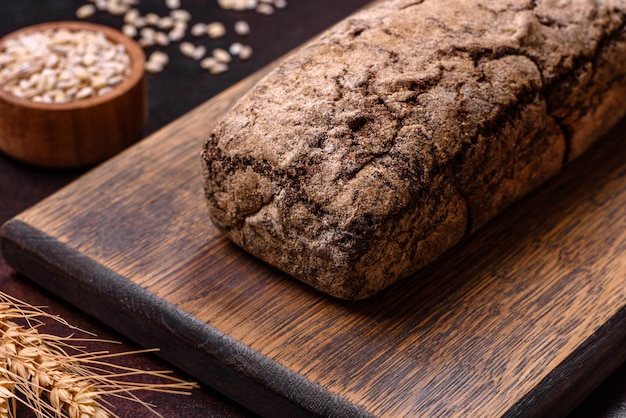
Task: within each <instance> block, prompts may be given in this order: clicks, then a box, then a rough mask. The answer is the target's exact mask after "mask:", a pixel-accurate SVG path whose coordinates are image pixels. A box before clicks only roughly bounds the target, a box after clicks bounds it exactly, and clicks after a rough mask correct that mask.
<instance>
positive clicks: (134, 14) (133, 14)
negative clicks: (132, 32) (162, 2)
mask: <svg viewBox="0 0 626 418" xmlns="http://www.w3.org/2000/svg"><path fill="white" fill-rule="evenodd" d="M137 18H139V10H137V9H130V10H129V11H127V12H126V13H125V14H124V23H128V24H130V25H134V24H135V22H136V21H137Z"/></svg>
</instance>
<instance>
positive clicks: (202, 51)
mask: <svg viewBox="0 0 626 418" xmlns="http://www.w3.org/2000/svg"><path fill="white" fill-rule="evenodd" d="M205 55H206V47H204V46H202V45H199V46H197V47H196V49H195V50H194V51H193V53H192V54H191V58H193V59H195V60H196V61H197V60H200V59H202V57H204V56H205Z"/></svg>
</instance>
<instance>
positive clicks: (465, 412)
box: [2, 73, 626, 416]
mask: <svg viewBox="0 0 626 418" xmlns="http://www.w3.org/2000/svg"><path fill="white" fill-rule="evenodd" d="M260 75H261V73H260V74H256V75H254V76H252V77H251V78H249V79H246V80H244V81H243V82H242V83H240V84H238V85H236V86H234V87H233V88H231V89H230V90H228V91H226V92H224V93H223V94H221V95H219V96H217V97H216V98H214V99H212V100H210V101H209V102H207V103H206V104H204V105H202V106H200V107H199V108H197V109H196V110H194V111H193V112H191V113H190V114H188V115H186V116H184V117H183V118H181V119H179V120H178V121H176V122H174V123H173V124H171V125H169V126H167V127H165V128H163V129H162V130H161V131H159V132H157V133H155V134H154V135H153V136H152V137H150V138H148V139H146V140H144V141H142V142H141V143H139V144H137V145H135V146H133V147H132V148H131V149H129V150H127V151H126V152H124V153H122V154H121V155H119V156H118V157H116V158H114V159H113V160H111V161H109V162H107V163H105V164H104V165H102V166H100V167H98V168H96V169H95V170H93V171H91V172H89V173H88V174H86V175H85V176H83V177H82V178H81V179H79V180H78V181H77V182H75V183H73V184H71V185H70V186H68V187H66V188H65V189H63V190H61V191H60V192H58V193H57V194H55V195H53V196H51V197H50V198H48V199H46V200H44V201H43V202H41V203H40V204H38V205H36V206H35V207H33V208H32V209H30V210H28V211H26V212H24V213H22V214H20V215H19V216H17V217H16V218H14V219H13V220H11V221H9V222H8V223H7V224H6V225H5V226H4V228H3V240H2V245H3V252H4V254H5V258H6V259H7V261H8V262H9V263H10V264H11V265H12V266H13V267H14V268H16V269H17V270H18V271H20V272H23V273H24V274H25V275H27V276H28V277H30V278H32V279H33V280H35V281H37V282H38V283H40V284H42V285H43V286H44V287H46V288H48V289H50V290H51V291H53V292H56V293H58V294H59V295H61V296H62V297H64V298H65V299H67V300H68V301H70V302H71V303H73V304H75V305H77V306H79V307H80V308H82V309H84V310H85V311H86V312H88V313H90V314H91V315H94V316H95V317H96V318H98V319H100V320H101V321H103V322H105V323H107V324H109V325H111V326H112V327H114V328H115V329H117V330H118V331H120V332H122V333H124V334H125V335H127V336H128V337H129V338H131V339H134V340H135V341H137V342H139V343H140V344H143V345H149V346H154V345H158V346H160V347H161V350H162V351H161V353H162V355H163V357H164V358H165V359H167V360H168V361H171V362H173V363H174V364H176V365H177V366H179V367H181V368H182V369H183V370H185V371H187V372H189V373H190V374H192V375H194V376H196V377H197V378H198V379H200V380H201V381H203V382H205V383H206V384H209V385H212V386H214V387H216V388H217V389H218V390H220V391H222V392H224V393H226V394H227V395H228V396H231V397H232V398H233V399H235V400H237V401H238V402H241V403H242V404H244V405H246V406H247V407H249V408H251V409H252V410H254V411H256V412H258V413H260V414H262V415H266V416H277V415H283V416H291V415H292V414H296V413H297V414H300V415H324V416H367V415H375V416H434V415H444V416H500V415H510V416H519V415H542V414H544V415H545V414H548V413H549V414H550V416H558V415H562V414H565V413H567V412H568V411H569V410H570V409H571V408H573V407H574V406H575V405H576V404H577V403H578V402H579V401H580V400H582V396H584V395H585V394H587V393H589V392H590V391H591V390H592V389H593V388H594V387H595V386H596V385H597V384H598V383H599V381H600V380H602V379H604V378H605V377H606V376H608V374H609V373H610V372H611V371H612V370H613V369H615V368H616V367H617V366H618V365H619V364H620V363H621V362H622V361H624V359H626V349H625V348H624V344H623V342H624V341H625V338H626V317H625V314H626V287H625V286H624V285H625V282H626V148H625V147H623V142H624V133H623V132H624V128H625V127H626V124H624V123H622V124H621V125H620V126H619V127H618V128H617V129H615V130H614V131H613V132H612V133H611V134H610V135H609V137H608V138H606V139H604V140H602V141H601V142H600V143H599V144H598V145H597V146H595V147H594V148H593V149H592V150H591V151H589V152H588V153H587V154H585V155H584V157H583V158H581V159H580V160H578V161H576V162H574V163H573V164H572V165H571V166H569V167H568V168H566V170H565V171H564V172H563V173H562V174H561V175H559V176H558V177H557V178H556V179H554V180H553V181H551V182H550V183H549V184H547V185H546V186H545V187H543V188H541V189H540V190H538V191H537V192H536V193H533V194H532V195H531V196H529V197H528V198H526V199H524V200H523V201H522V202H519V203H518V204H516V205H514V206H513V207H511V208H510V209H508V210H507V211H505V212H504V213H503V214H502V215H501V216H499V217H498V218H496V219H495V220H494V221H493V222H491V223H489V224H488V225H487V226H486V227H484V228H482V229H481V230H479V231H478V232H477V233H475V234H473V235H472V236H470V237H469V238H468V239H466V240H464V241H463V242H462V243H461V244H460V245H458V246H456V247H455V248H453V249H452V250H451V251H449V252H448V253H447V254H446V255H445V256H444V257H443V258H442V259H440V260H439V261H438V262H436V263H435V264H433V265H431V266H429V267H428V268H427V269H425V270H423V271H421V272H420V273H418V274H417V276H416V277H414V278H412V279H411V280H406V281H404V282H402V283H400V284H398V285H394V286H392V287H391V288H389V289H387V290H385V291H384V292H382V293H381V294H379V295H376V296H374V297H373V298H371V299H368V300H365V301H360V302H342V301H338V300H335V299H332V298H329V297H328V296H325V295H323V294H321V293H319V292H316V291H314V290H311V289H310V288H309V287H307V286H305V285H303V284H300V283H299V282H297V281H296V280H293V279H291V278H289V277H287V276H285V275H284V274H282V273H280V272H278V271H277V270H275V269H273V268H271V267H269V266H267V265H265V264H263V263H262V262H260V261H258V260H256V259H254V258H253V257H251V256H249V255H247V254H245V253H244V252H243V251H241V250H239V249H238V248H236V247H235V246H234V245H232V244H230V242H228V241H227V240H226V239H225V238H224V237H222V236H221V235H220V234H219V233H218V232H217V231H216V230H215V228H214V227H213V226H212V224H211V223H210V221H209V219H208V215H207V210H206V205H205V202H204V200H203V194H202V185H201V179H200V163H199V153H200V149H201V145H202V142H203V141H204V138H205V136H206V134H207V132H208V131H209V130H210V129H211V127H212V126H213V125H214V123H215V122H216V120H217V119H219V117H220V115H222V114H223V112H224V111H225V110H226V109H228V108H229V107H230V106H231V105H232V103H233V101H234V100H235V99H236V98H237V97H239V96H240V95H241V94H242V93H243V92H245V91H247V89H249V88H250V86H251V85H252V84H253V83H254V82H255V81H256V80H257V79H258V77H259V76H260Z"/></svg>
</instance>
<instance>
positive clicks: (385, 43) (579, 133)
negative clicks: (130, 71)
mask: <svg viewBox="0 0 626 418" xmlns="http://www.w3.org/2000/svg"><path fill="white" fill-rule="evenodd" d="M625 22H626V0H622V1H620V0H605V1H597V2H596V1H592V0H546V1H540V0H537V1H524V0H506V1H502V0H490V1H487V0H482V1H480V0H476V1H470V0H425V1H407V0H391V1H387V2H383V3H380V4H377V5H375V6H373V7H370V8H368V9H366V10H363V11H361V12H358V13H356V14H354V15H353V16H351V17H349V18H348V19H346V20H344V21H343V22H340V23H339V24H337V25H336V26H334V27H333V28H331V29H329V30H328V31H327V32H326V33H324V34H323V35H322V36H321V37H320V38H318V39H317V40H315V41H313V42H312V43H310V44H308V45H307V46H305V47H304V48H302V49H301V50H300V51H298V53H296V54H294V55H292V56H291V57H290V58H288V59H287V60H286V61H285V62H284V63H283V64H282V65H281V66H280V67H279V68H278V69H276V70H275V71H273V72H272V73H271V74H269V75H268V76H267V77H266V78H265V79H264V80H263V81H261V82H260V83H259V84H258V85H257V86H256V87H255V88H254V89H253V90H252V91H250V92H249V94H247V95H246V97H244V98H243V99H242V100H241V101H239V102H238V104H237V105H236V106H235V107H234V109H233V110H232V112H231V113H230V114H229V115H228V116H227V117H226V118H225V119H224V120H223V121H222V122H221V123H220V124H219V125H218V127H217V128H216V130H215V131H214V132H213V133H212V134H211V136H210V137H209V138H208V139H207V141H206V144H205V146H204V149H203V152H202V167H203V177H204V185H205V191H206V197H207V200H208V206H209V211H210V216H211V219H212V220H213V222H214V223H215V225H216V226H217V227H218V228H220V229H221V230H222V231H223V232H224V233H225V234H226V235H227V236H228V237H230V238H231V239H232V240H233V241H234V242H235V243H236V244H238V245H239V246H241V247H242V248H244V249H245V250H247V251H249V252H250V253H252V254H254V255H256V256H257V257H259V258H261V259H263V260H265V261H267V262H268V263H270V264H272V265H274V266H276V267H278V268H280V269H282V270H284V271H286V272H287V273H289V274H291V275H293V276H294V277H296V278H298V279H300V280H302V281H304V282H306V283H309V284H310V285H312V286H314V287H316V288H317V289H319V290H321V291H323V292H326V293H328V294H330V295H333V296H336V297H339V298H344V299H361V298H364V297H367V296H370V295H372V294H374V293H375V292H377V291H380V290H381V289H383V288H385V287H386V286H388V285H390V284H391V283H393V282H395V281H396V280H398V279H399V278H401V277H404V276H407V275H409V274H411V273H412V272H415V271H416V270H417V269H419V268H421V267H423V266H424V265H426V264H427V263H430V262H431V261H433V260H434V259H435V258H437V257H439V256H440V255H441V254H442V253H443V252H444V251H445V250H447V249H448V248H450V247H451V246H452V245H454V244H455V243H457V242H459V240H460V239H461V238H462V237H464V236H465V235H466V234H468V233H470V232H472V231H475V230H476V229H477V228H479V227H480V226H481V225H483V224H484V223H485V222H487V221H488V220H489V219H491V218H492V217H493V216H495V215H496V214H497V213H498V212H500V211H501V210H502V209H503V208H504V207H506V206H507V205H509V204H510V203H511V202H513V201H515V200H516V199H519V198H520V197H521V196H523V195H524V194H526V193H528V192H529V191H530V190H532V189H534V188H535V187H537V186H538V185H540V184H541V183H543V182H544V181H546V180H547V179H548V178H550V177H552V176H554V175H555V174H556V173H557V172H558V171H559V170H560V169H561V168H562V166H563V164H565V163H566V162H568V161H570V160H572V159H573V158H575V157H577V156H579V155H580V154H581V153H582V152H583V151H584V150H585V149H586V148H588V147H589V145H590V144H591V143H592V142H594V141H595V140H596V139H597V138H598V137H600V136H601V135H602V134H603V133H605V132H606V130H607V129H609V128H610V127H611V126H612V125H613V124H614V123H616V122H617V121H618V120H619V119H620V118H621V117H623V116H624V114H625V112H626V105H625V102H626V77H625V73H626V64H625V63H626V29H625Z"/></svg>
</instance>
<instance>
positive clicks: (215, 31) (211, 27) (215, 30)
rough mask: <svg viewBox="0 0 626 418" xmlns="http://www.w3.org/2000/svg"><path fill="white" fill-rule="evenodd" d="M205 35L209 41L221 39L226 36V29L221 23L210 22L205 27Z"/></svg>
mask: <svg viewBox="0 0 626 418" xmlns="http://www.w3.org/2000/svg"><path fill="white" fill-rule="evenodd" d="M206 33H207V35H209V38H211V39H217V38H221V37H222V36H224V35H226V27H225V26H224V24H223V23H221V22H211V23H209V24H208V25H206Z"/></svg>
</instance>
